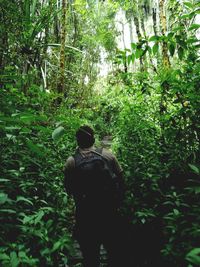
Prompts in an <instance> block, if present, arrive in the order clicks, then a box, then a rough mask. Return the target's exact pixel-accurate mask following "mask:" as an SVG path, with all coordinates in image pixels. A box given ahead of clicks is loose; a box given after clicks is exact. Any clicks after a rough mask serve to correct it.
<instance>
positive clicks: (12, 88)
mask: <svg viewBox="0 0 200 267" xmlns="http://www.w3.org/2000/svg"><path fill="white" fill-rule="evenodd" d="M1 11H2V12H1V17H0V18H1V21H0V22H1V26H0V33H1V44H0V65H1V69H0V87H1V91H0V95H1V107H0V110H1V111H0V134H1V141H0V142H1V143H0V147H1V177H0V215H1V216H0V232H1V236H0V265H1V266H3V267H4V266H12V267H15V266H64V265H65V264H66V263H68V261H69V258H70V257H71V255H73V247H72V239H71V230H72V227H73V220H74V218H73V211H74V203H73V200H72V199H71V198H70V197H69V196H68V195H67V194H66V193H65V191H64V187H63V166H64V163H65V160H66V158H67V157H68V156H69V155H70V154H71V153H72V152H73V151H74V149H75V147H76V143H75V140H74V134H75V132H76V130H77V128H78V127H79V126H80V125H81V124H83V123H87V124H89V125H91V126H93V127H94V129H95V131H96V139H97V144H100V141H101V139H102V138H103V137H104V136H107V135H108V136H112V138H113V142H112V149H113V151H115V153H116V155H117V157H118V159H119V161H120V163H121V165H122V167H123V169H124V176H125V177H124V178H125V182H126V188H127V192H126V199H125V201H124V205H123V207H122V210H121V213H122V215H123V216H126V217H127V218H128V219H129V222H130V223H131V224H132V225H133V229H137V231H135V235H134V237H133V238H134V239H135V247H134V250H135V249H136V250H137V253H136V255H135V262H136V266H135V267H142V266H160V267H161V266H162V267H163V266H167V267H184V266H187V267H195V266H200V228H199V222H200V207H199V194H200V180H199V178H200V91H199V90H200V52H199V47H200V42H199V39H198V37H199V28H200V24H198V20H199V14H200V4H199V2H198V1H195V0H193V1H186V2H182V1H175V0H165V1H164V0H159V1H158V2H157V1H153V0H152V1H150V0H149V1H147V0H142V1H126V0H119V1H109V0H107V1H85V0H73V1H66V0H62V1H58V0H47V1H40V0H33V1H30V0H25V1H21V0H16V1H11V2H10V1H8V0H6V1H1ZM119 13H120V14H121V13H122V14H124V17H125V18H126V24H128V25H129V28H130V41H131V43H130V46H129V47H128V48H127V47H126V44H125V42H124V47H123V48H119V46H118V42H117V38H119V36H121V35H123V36H122V37H123V38H122V39H123V40H124V38H125V37H126V36H125V34H124V32H122V33H120V31H119V28H118V26H117V25H118V24H117V19H118V18H119V17H118V16H119ZM122 24H123V23H122ZM148 25H152V29H151V30H150V31H149V27H148ZM133 33H134V34H135V35H134V34H133ZM120 34H121V35H120ZM103 58H106V60H107V61H105V60H103ZM103 64H104V65H105V68H106V67H108V66H109V70H108V72H107V74H106V76H103V77H102V76H100V71H102V68H101V65H103ZM153 243H154V246H152V244H153ZM133 254H134V253H133ZM156 261H158V262H157V263H158V265H156V263H155V262H156Z"/></svg>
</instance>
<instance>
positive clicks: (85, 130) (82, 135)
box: [76, 125, 95, 148]
mask: <svg viewBox="0 0 200 267" xmlns="http://www.w3.org/2000/svg"><path fill="white" fill-rule="evenodd" d="M76 140H77V143H78V146H79V147H80V148H88V147H91V146H92V145H93V144H94V142H95V138H94V131H93V129H92V128H91V127H89V126H88V125H83V126H81V127H80V128H79V129H78V131H77V132H76Z"/></svg>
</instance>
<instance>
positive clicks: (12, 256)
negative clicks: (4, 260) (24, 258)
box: [10, 251, 19, 267]
mask: <svg viewBox="0 0 200 267" xmlns="http://www.w3.org/2000/svg"><path fill="white" fill-rule="evenodd" d="M10 264H11V267H17V266H18V265H19V259H18V257H17V253H16V252H15V251H13V252H11V253H10Z"/></svg>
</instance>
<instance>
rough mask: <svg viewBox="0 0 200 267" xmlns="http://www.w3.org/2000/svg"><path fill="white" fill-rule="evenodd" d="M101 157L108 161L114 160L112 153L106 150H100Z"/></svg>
mask: <svg viewBox="0 0 200 267" xmlns="http://www.w3.org/2000/svg"><path fill="white" fill-rule="evenodd" d="M102 156H104V157H105V158H107V159H109V160H113V159H115V156H114V155H113V153H112V152H111V151H110V150H108V149H106V148H102Z"/></svg>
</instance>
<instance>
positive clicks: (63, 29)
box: [57, 0, 67, 93]
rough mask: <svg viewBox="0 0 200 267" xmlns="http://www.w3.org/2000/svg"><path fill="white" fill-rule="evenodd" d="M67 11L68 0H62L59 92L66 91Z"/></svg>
mask: <svg viewBox="0 0 200 267" xmlns="http://www.w3.org/2000/svg"><path fill="white" fill-rule="evenodd" d="M66 11H67V0H62V18H61V36H60V39H61V46H60V71H59V81H58V87H57V89H58V93H64V91H65V90H64V89H65V41H66Z"/></svg>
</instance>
